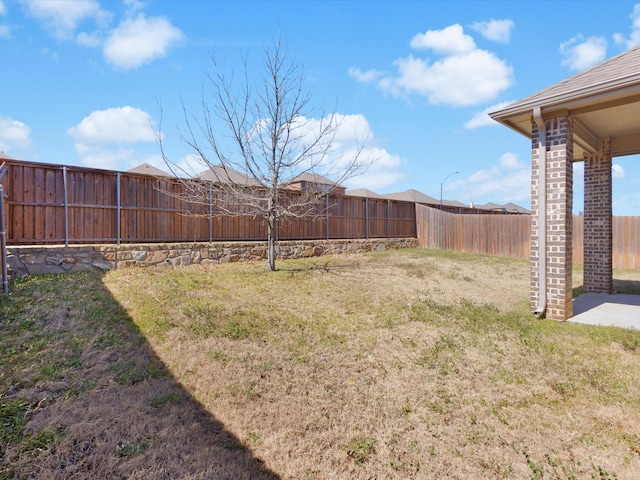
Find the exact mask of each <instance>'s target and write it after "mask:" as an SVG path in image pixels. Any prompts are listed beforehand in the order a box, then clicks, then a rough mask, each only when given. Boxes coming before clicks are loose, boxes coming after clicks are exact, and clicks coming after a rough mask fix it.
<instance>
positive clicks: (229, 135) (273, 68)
mask: <svg viewBox="0 0 640 480" xmlns="http://www.w3.org/2000/svg"><path fill="white" fill-rule="evenodd" d="M211 61H212V65H213V68H214V73H212V74H208V75H207V79H208V81H209V83H210V84H211V87H212V97H211V99H210V101H209V100H207V99H206V98H205V96H204V94H203V97H202V105H201V108H202V112H201V115H200V116H195V115H191V114H189V113H188V111H187V109H186V107H185V105H184V102H183V104H182V113H183V121H184V130H183V132H182V133H181V134H180V138H181V140H182V141H183V142H184V143H185V144H186V145H187V146H188V147H189V148H190V149H191V150H192V152H193V156H194V158H195V159H196V160H197V162H198V163H199V164H201V166H202V167H203V168H204V170H205V171H204V172H203V173H202V174H201V175H199V178H184V176H182V177H181V176H180V175H178V177H179V178H178V179H177V181H178V182H180V183H181V184H182V189H181V192H182V193H180V194H179V195H181V196H182V197H181V198H182V199H186V200H187V201H188V202H190V203H192V204H194V205H207V206H209V208H210V209H211V210H212V213H213V214H214V215H234V216H237V215H242V216H251V217H256V218H257V217H259V218H263V219H264V221H265V222H266V224H267V232H268V238H267V240H268V268H269V269H270V270H275V261H276V240H277V238H276V232H277V225H278V221H279V219H286V218H305V217H322V216H323V215H324V214H325V213H326V208H327V205H328V201H327V195H329V194H330V193H331V191H332V190H333V189H335V188H339V187H340V184H341V183H342V182H344V181H346V180H347V179H348V178H350V177H352V176H354V175H357V174H360V173H362V172H363V171H364V169H366V167H367V166H368V163H367V162H365V161H363V160H362V158H361V156H362V155H361V154H362V152H363V148H364V142H365V141H366V140H367V139H366V138H364V139H362V141H360V140H359V141H358V143H357V145H356V147H355V149H353V148H352V149H351V150H350V151H346V152H345V151H339V148H337V147H339V146H337V145H336V136H337V134H338V133H339V131H340V129H341V128H342V124H341V118H342V117H341V116H340V115H338V114H336V113H335V111H334V112H332V113H330V114H328V115H326V114H324V112H322V114H321V115H319V116H316V117H315V118H314V117H313V116H312V115H310V113H311V112H309V109H310V108H309V107H310V102H311V97H310V95H309V94H308V93H307V91H306V90H305V77H304V69H303V67H302V65H300V64H299V63H297V62H295V61H290V59H289V56H288V51H287V48H286V47H285V46H283V44H282V42H281V40H277V41H276V42H275V43H274V44H273V46H272V47H271V48H270V49H267V50H266V51H265V56H264V63H263V75H262V77H261V83H259V85H257V86H256V85H254V84H252V83H251V82H250V80H249V78H250V77H249V68H248V61H247V58H246V57H245V58H243V76H242V81H240V82H238V81H236V78H235V76H234V75H233V74H231V75H230V76H229V75H227V74H225V72H224V70H222V69H221V68H220V66H219V65H218V63H217V61H216V59H215V58H214V57H212V58H211ZM218 125H222V127H218ZM354 133H355V134H356V137H357V132H354ZM157 139H158V143H159V144H160V151H161V154H162V157H163V159H164V160H165V162H166V163H167V165H169V168H171V171H172V173H175V172H179V171H180V168H179V167H178V165H177V164H176V162H174V161H171V159H169V158H168V156H167V155H166V153H165V150H164V148H163V145H162V142H163V138H162V134H161V133H158V134H157ZM325 176H328V177H330V178H331V180H330V181H327V179H326V178H324V177H325ZM176 195H178V194H176Z"/></svg>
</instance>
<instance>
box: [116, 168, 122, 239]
mask: <svg viewBox="0 0 640 480" xmlns="http://www.w3.org/2000/svg"><path fill="white" fill-rule="evenodd" d="M120 181H121V176H120V172H116V245H120V236H121V235H122V232H121V231H120V228H121V223H120V222H121V219H120V216H121V214H122V205H121V204H120V197H121V195H120V194H121V191H120V188H121V187H120Z"/></svg>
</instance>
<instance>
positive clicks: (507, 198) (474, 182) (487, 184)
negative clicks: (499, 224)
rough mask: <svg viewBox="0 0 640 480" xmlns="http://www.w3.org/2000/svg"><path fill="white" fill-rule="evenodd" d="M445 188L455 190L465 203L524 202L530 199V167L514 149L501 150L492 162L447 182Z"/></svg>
mask: <svg viewBox="0 0 640 480" xmlns="http://www.w3.org/2000/svg"><path fill="white" fill-rule="evenodd" d="M447 190H449V191H455V192H456V196H457V197H458V198H459V199H460V200H462V201H464V202H467V203H468V202H471V201H472V202H474V203H476V204H480V203H487V202H497V203H508V202H514V203H520V204H523V203H527V202H528V201H530V199H531V167H530V165H529V164H525V163H523V162H521V161H520V159H519V158H518V156H517V155H516V154H515V153H505V154H504V155H502V157H501V158H500V159H499V160H498V164H497V165H496V166H494V167H492V168H489V169H483V170H478V171H476V172H474V173H473V174H471V175H469V176H468V177H467V178H463V179H460V180H456V181H454V182H451V184H450V185H449V187H448V188H447ZM525 206H526V205H525Z"/></svg>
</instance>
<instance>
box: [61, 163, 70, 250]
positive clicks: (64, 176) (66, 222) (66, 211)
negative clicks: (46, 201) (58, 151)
mask: <svg viewBox="0 0 640 480" xmlns="http://www.w3.org/2000/svg"><path fill="white" fill-rule="evenodd" d="M62 185H63V187H64V246H65V247H68V246H69V193H68V190H69V188H68V185H67V167H66V166H63V167H62Z"/></svg>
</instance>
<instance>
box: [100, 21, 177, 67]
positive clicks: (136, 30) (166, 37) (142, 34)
mask: <svg viewBox="0 0 640 480" xmlns="http://www.w3.org/2000/svg"><path fill="white" fill-rule="evenodd" d="M183 37H184V35H183V33H182V31H181V30H180V29H178V28H176V27H174V26H173V25H172V24H171V23H170V22H169V21H168V20H167V19H166V18H164V17H149V18H147V17H145V16H144V15H142V14H139V15H138V16H137V17H136V18H129V19H127V20H124V21H123V22H122V23H121V24H120V25H119V26H118V27H117V28H116V29H115V30H113V31H112V32H111V35H110V36H109V38H108V39H107V41H106V43H105V45H104V56H105V58H106V59H107V61H109V62H110V63H111V64H113V65H115V66H116V67H119V68H124V69H130V68H137V67H139V66H141V65H143V64H146V63H149V62H151V61H153V60H155V59H157V58H161V57H164V56H166V54H167V51H168V50H169V48H171V47H172V46H174V45H175V44H176V43H178V42H179V41H181V40H182V39H183Z"/></svg>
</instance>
